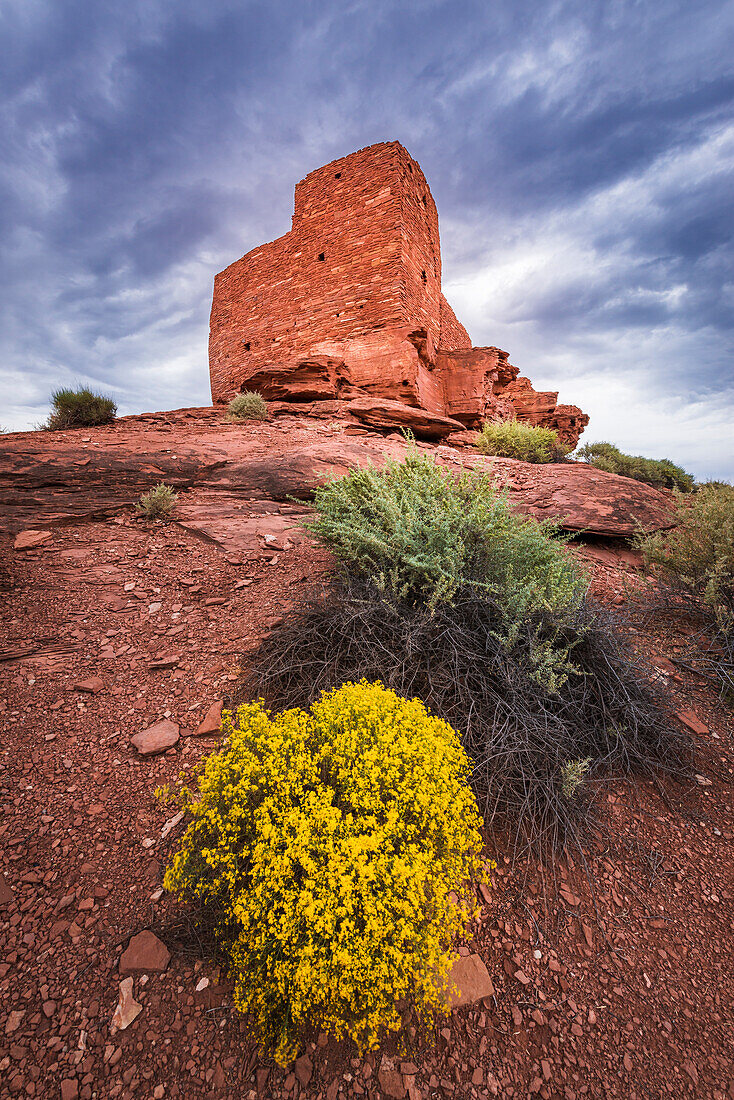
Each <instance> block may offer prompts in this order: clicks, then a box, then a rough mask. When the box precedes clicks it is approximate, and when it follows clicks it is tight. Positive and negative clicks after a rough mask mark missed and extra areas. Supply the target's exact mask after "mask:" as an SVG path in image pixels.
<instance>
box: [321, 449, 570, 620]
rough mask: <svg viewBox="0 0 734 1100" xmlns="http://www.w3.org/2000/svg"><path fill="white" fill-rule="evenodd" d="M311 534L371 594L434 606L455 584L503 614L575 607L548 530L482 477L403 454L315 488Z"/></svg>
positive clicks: (563, 560) (565, 564)
mask: <svg viewBox="0 0 734 1100" xmlns="http://www.w3.org/2000/svg"><path fill="white" fill-rule="evenodd" d="M314 507H315V510H316V513H317V516H316V519H315V521H314V522H313V523H312V524H311V527H310V529H311V531H312V532H313V534H315V535H316V536H317V537H318V538H319V539H320V540H321V541H323V542H324V543H325V544H326V545H327V546H328V547H329V548H330V549H331V550H332V551H333V552H334V554H336V556H337V557H339V558H341V560H342V561H343V562H345V563H346V565H347V566H348V569H349V572H350V573H351V574H353V575H354V576H357V577H361V578H364V579H366V580H368V581H370V582H371V583H372V584H373V585H374V587H375V589H376V590H378V591H380V592H385V593H390V594H391V595H392V596H393V597H396V598H399V599H406V600H408V601H410V602H413V603H425V604H426V605H427V606H428V607H429V608H434V607H435V606H436V605H437V604H438V603H441V602H451V601H452V600H453V599H454V597H455V595H456V593H457V592H458V591H459V589H462V588H463V589H471V590H473V591H476V592H477V593H482V592H485V593H487V594H491V595H492V596H493V597H494V598H496V599H497V600H498V601H499V602H500V603H501V605H502V606H503V607H504V608H505V609H506V611H507V614H508V617H509V618H510V619H512V618H514V617H517V616H522V615H523V614H525V613H527V612H529V610H530V609H531V608H537V609H547V610H548V612H549V613H551V614H555V615H558V616H560V617H562V616H563V613H564V611H565V610H566V609H575V608H577V607H578V606H579V604H580V602H581V600H582V598H583V594H584V591H585V588H586V582H585V579H584V577H583V575H582V574H581V573H580V572H579V570H578V569H577V568H576V567H575V565H574V563H573V561H572V559H571V558H570V557H569V555H568V554H566V553H565V551H564V549H563V546H562V544H560V543H559V542H556V541H554V540H552V539H551V538H550V537H549V535H550V534H554V533H556V529H555V528H554V527H553V526H551V525H548V524H540V523H538V522H537V521H536V520H534V519H531V518H528V517H524V516H521V515H520V514H519V513H518V512H516V511H514V510H513V509H512V508H511V506H510V505H509V503H508V501H507V498H506V496H505V495H503V494H502V493H498V492H497V490H496V488H495V486H494V482H493V480H492V478H491V476H490V475H489V474H486V473H462V474H459V475H456V474H454V473H452V472H450V471H449V470H447V469H445V468H444V467H442V466H440V465H439V464H438V463H437V462H436V461H435V460H434V459H433V458H432V457H430V456H428V455H424V454H420V453H419V452H417V451H413V452H411V453H409V454H408V456H407V457H406V458H405V460H404V461H402V462H394V461H388V462H386V463H385V465H384V466H382V467H380V468H378V467H376V466H368V467H366V468H363V469H357V470H353V471H351V473H349V474H347V476H346V477H343V478H338V479H336V480H332V481H329V482H327V483H326V484H324V485H322V486H320V487H319V488H317V489H316V492H315V497H314Z"/></svg>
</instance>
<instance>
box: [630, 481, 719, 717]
mask: <svg viewBox="0 0 734 1100" xmlns="http://www.w3.org/2000/svg"><path fill="white" fill-rule="evenodd" d="M673 499H674V507H675V521H676V524H675V526H674V527H673V528H672V529H671V530H669V531H656V532H654V533H652V534H647V535H644V534H640V536H639V537H638V539H637V545H638V547H639V549H641V550H642V552H643V554H644V556H645V561H646V562H647V564H648V565H649V566H650V567H651V568H652V569H653V570H654V571H655V572H656V573H657V575H658V577H659V579H660V580H661V581H662V582H663V584H664V585H666V586H667V587H668V589H670V590H671V592H672V593H673V594H681V593H682V594H684V595H685V596H686V597H688V599H689V600H690V601H692V602H693V604H694V605H695V607H697V608H698V609H699V611H700V612H701V613H702V614H703V617H704V620H705V621H707V622H708V624H709V625H708V628H707V630H706V632H705V635H706V636H703V637H701V638H700V639H698V640H697V641H696V642H695V644H694V645H693V646H692V647H691V652H690V654H689V660H690V662H691V663H692V664H693V666H694V667H695V668H696V669H697V670H698V671H699V672H701V674H702V675H704V676H707V677H708V678H710V679H712V680H714V681H715V682H717V683H718V685H719V689H720V692H721V694H722V696H723V697H726V698H728V699H731V698H734V486H733V485H728V484H726V483H722V482H710V483H709V484H705V485H700V486H699V487H698V488H697V489H696V490H695V492H693V493H686V494H684V493H681V492H675V493H674V497H673Z"/></svg>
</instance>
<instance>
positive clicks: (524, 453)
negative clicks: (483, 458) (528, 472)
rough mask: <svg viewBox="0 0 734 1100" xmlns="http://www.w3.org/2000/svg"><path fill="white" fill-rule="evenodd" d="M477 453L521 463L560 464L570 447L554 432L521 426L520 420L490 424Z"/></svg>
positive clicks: (486, 425)
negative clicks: (516, 460)
mask: <svg viewBox="0 0 734 1100" xmlns="http://www.w3.org/2000/svg"><path fill="white" fill-rule="evenodd" d="M477 449H478V450H479V451H481V453H482V454H484V455H496V456H497V457H499V458H518V459H520V461H522V462H561V461H562V460H563V459H564V458H565V456H566V455H567V454H568V447H566V446H564V444H563V443H561V441H560V440H559V438H558V432H555V431H553V429H552V428H540V427H534V426H533V425H531V424H521V423H520V422H519V421H518V420H491V421H487V422H486V423H485V424H484V425H483V427H482V432H481V436H480V438H479V440H478V441H477Z"/></svg>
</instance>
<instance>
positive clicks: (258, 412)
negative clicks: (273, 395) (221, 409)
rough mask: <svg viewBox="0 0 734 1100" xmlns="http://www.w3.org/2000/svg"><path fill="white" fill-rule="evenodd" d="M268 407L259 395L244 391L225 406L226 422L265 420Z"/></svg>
mask: <svg viewBox="0 0 734 1100" xmlns="http://www.w3.org/2000/svg"><path fill="white" fill-rule="evenodd" d="M267 419H268V406H267V403H266V401H265V399H264V398H263V397H262V396H261V395H260V394H259V393H253V391H252V390H245V391H244V393H238V394H237V396H236V397H233V398H232V400H231V401H230V403H229V405H228V406H227V420H229V421H232V422H233V421H237V420H267Z"/></svg>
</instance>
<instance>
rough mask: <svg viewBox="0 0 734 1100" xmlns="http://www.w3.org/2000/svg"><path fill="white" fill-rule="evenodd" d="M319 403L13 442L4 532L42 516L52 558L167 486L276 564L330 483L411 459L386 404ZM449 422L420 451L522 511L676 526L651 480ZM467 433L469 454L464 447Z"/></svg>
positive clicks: (160, 416)
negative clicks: (81, 525) (468, 473)
mask: <svg viewBox="0 0 734 1100" xmlns="http://www.w3.org/2000/svg"><path fill="white" fill-rule="evenodd" d="M315 404H316V405H321V406H327V405H328V406H329V407H330V409H331V414H330V415H325V416H324V417H323V418H316V417H313V416H302V415H292V416H279V417H277V418H275V419H273V420H271V421H269V422H250V423H248V424H247V425H241V424H228V423H226V422H225V414H224V410H222V409H220V410H215V409H208V408H203V409H179V410H178V411H176V412H166V413H157V414H154V413H151V414H146V415H144V416H138V417H122V418H120V419H119V420H117V421H115V423H114V424H111V425H108V426H105V427H101V428H89V429H84V434H83V433H82V432H81V431H67V432H55V433H54V435H53V441H52V443H50V437H49V434H48V433H47V432H28V433H22V434H21V433H18V434H14V435H5V436H2V437H0V535H2V534H5V536H6V537H10V536H12V537H13V538H15V545H16V546H18V545H23V543H24V541H25V540H24V539H23V538H20V539H19V538H17V536H18V533H19V532H20V533H21V534H24V535H25V534H27V533H28V532H29V531H32V530H35V524H36V523H37V522H38V516H43V521H44V534H45V535H47V536H48V537H47V538H44V540H42V541H40V542H37V541H36V540H33V548H32V549H29V550H25V551H23V553H24V554H28V553H31V554H32V553H38V552H45V551H46V550H47V549H48V550H49V552H51V548H52V547H53V543H54V539H53V531H54V529H55V528H57V527H58V526H59V525H67V524H70V523H78V522H80V521H85V520H93V519H102V518H105V517H109V516H111V515H115V514H116V513H119V512H123V511H125V512H127V511H129V510H130V509H131V507H132V505H133V504H134V502H135V501H136V500H137V498H138V496H139V495H140V493H141V492H143V491H145V490H146V489H149V488H151V486H152V485H154V484H155V483H156V482H159V481H165V482H166V483H167V484H169V485H172V486H174V487H175V488H176V489H178V490H183V492H181V494H180V496H179V501H178V506H177V510H176V520H177V522H178V523H180V524H181V525H182V526H183V527H186V528H187V529H189V530H191V531H195V532H196V533H197V534H199V535H201V536H202V537H203V538H205V539H207V540H208V541H211V542H215V543H217V544H219V545H220V546H222V547H223V548H226V549H232V550H237V551H245V552H247V553H248V554H252V555H255V556H261V555H263V556H264V555H269V556H271V557H272V555H273V553H276V554H277V553H279V552H280V550H281V549H282V547H283V545H284V544H285V542H286V541H287V540H289V539H290V540H297V539H300V538H301V537H302V535H303V532H302V529H301V524H302V523H303V521H304V519H305V518H306V514H307V502H308V500H309V499H310V497H311V494H312V493H313V491H314V489H315V488H316V486H317V485H320V484H321V483H322V482H323V481H324V480H325V479H326V478H329V477H340V476H342V475H343V474H346V473H347V472H348V471H349V470H351V469H353V468H354V467H356V466H365V465H367V464H369V463H376V464H381V463H383V462H384V461H385V459H386V458H396V459H400V458H403V457H404V455H405V454H406V452H407V450H408V446H409V445H408V443H407V442H406V440H405V439H403V438H402V437H401V436H400V433H399V432H397V431H395V432H392V433H391V434H390V435H388V436H387V437H386V436H384V435H381V434H379V429H380V428H382V427H384V424H385V423H387V422H388V414H389V413H391V409H390V408H386V407H387V406H388V405H389V402H387V401H385V402H382V403H377V402H376V403H375V406H374V409H373V412H369V411H365V410H363V409H362V407H361V405H360V404H359V403H357V402H356V401H353V402H344V401H340V402H325V401H324V402H315ZM355 405H356V409H355ZM380 405H382V406H383V407H385V411H384V418H385V420H384V423H383V420H382V418H381V416H380V415H378V411H379V408H380ZM284 407H285V408H287V409H290V410H293V405H292V404H289V405H286V406H284ZM402 407H403V406H401V408H402ZM410 411H411V413H413V414H415V415H416V416H421V417H424V418H425V424H426V427H427V429H428V430H429V431H432V432H434V435H435V436H440V434H441V433H442V432H443V429H444V425H442V424H441V423H440V418H436V420H435V422H432V421H431V419H430V417H429V416H428V414H426V413H425V412H422V411H421V410H419V409H414V408H412V409H411V410H410ZM352 412H357V413H358V414H359V415H360V416H361V417H362V418H363V419H362V420H359V419H357V416H354V415H352ZM373 413H374V418H373V420H372V426H368V420H369V419H370V418H371V417H372V416H373ZM448 423H449V426H450V427H449V430H450V431H451V434H450V435H449V437H448V442H430V443H419V444H418V446H419V447H420V448H421V450H423V451H425V452H426V453H428V454H433V455H435V456H436V458H437V459H438V461H439V462H441V463H443V464H445V465H447V466H448V467H449V468H451V469H456V470H457V471H459V470H461V469H477V470H486V471H488V472H490V473H491V474H492V476H493V477H494V478H495V480H496V481H497V483H498V485H501V486H503V487H505V488H506V489H507V491H508V494H509V499H510V500H511V502H512V504H513V505H514V507H516V508H517V509H518V510H519V511H522V512H526V513H528V514H529V515H534V516H537V517H538V518H543V519H546V518H552V519H555V520H557V521H558V522H559V523H560V524H561V526H563V527H564V528H566V529H567V530H569V531H585V532H588V533H589V534H590V535H606V536H617V537H627V536H629V535H631V534H633V533H634V531H635V530H636V528H637V527H638V525H639V526H640V527H642V528H645V529H647V530H655V529H659V528H664V527H668V526H670V525H671V514H670V507H669V503H668V499H667V497H666V496H665V495H664V494H663V493H660V492H658V490H657V489H653V488H651V487H650V486H649V485H645V484H643V483H642V482H639V481H632V480H631V479H630V478H626V477H619V476H618V475H616V474H610V473H606V472H605V471H603V470H596V469H594V468H593V467H592V466H588V465H586V464H585V463H582V462H562V463H552V464H549V465H546V466H533V465H530V464H528V463H526V462H518V461H516V460H514V459H509V458H487V457H485V456H483V455H480V454H478V453H477V452H476V451H474V450H473V449H471V447H467V446H466V441H465V437H467V436H469V437H471V433H470V432H466V431H461V432H454V431H453V427H454V425H453V423H452V422H451V421H449V422H448ZM414 426H415V425H414ZM455 438H456V440H457V442H458V443H459V446H454V445H452V444H453V440H454V439H455ZM21 488H22V491H21ZM294 498H296V499H295V500H294ZM297 500H302V501H303V502H304V504H303V506H300V505H299V504H298V503H297ZM148 733H150V731H148ZM141 736H143V735H141ZM164 740H165V738H164ZM165 747H166V746H165V745H163V746H162V748H165ZM154 751H162V749H161V750H159V749H158V748H155V749H154Z"/></svg>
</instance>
